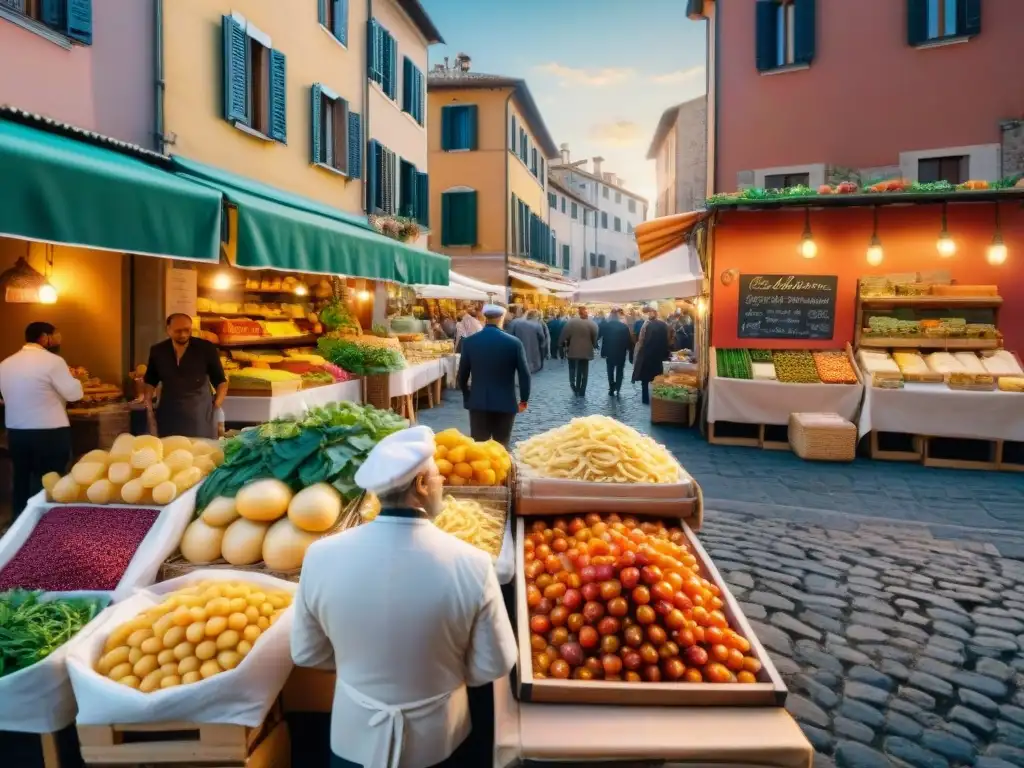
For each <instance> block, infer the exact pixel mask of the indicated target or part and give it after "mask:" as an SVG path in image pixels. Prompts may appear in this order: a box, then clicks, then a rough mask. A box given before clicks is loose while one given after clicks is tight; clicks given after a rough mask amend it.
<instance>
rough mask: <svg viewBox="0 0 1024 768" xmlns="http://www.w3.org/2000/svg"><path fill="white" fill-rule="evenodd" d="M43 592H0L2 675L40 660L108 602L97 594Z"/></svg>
mask: <svg viewBox="0 0 1024 768" xmlns="http://www.w3.org/2000/svg"><path fill="white" fill-rule="evenodd" d="M42 594H43V593H42V592H26V591H23V590H14V591H12V592H5V593H2V594H0V677H3V676H4V675H9V674H12V673H14V672H17V671H18V670H21V669H26V668H28V667H31V666H32V665H33V664H37V663H39V662H40V661H42V660H43V659H45V658H46V657H47V656H49V655H50V654H51V653H53V652H54V651H56V650H57V649H58V648H60V647H61V646H62V645H64V643H66V642H67V641H68V640H70V639H71V638H72V637H74V636H75V635H76V634H78V632H79V631H81V629H82V627H84V626H85V625H86V624H88V623H89V622H90V621H92V619H93V617H95V616H96V614H98V613H99V612H100V611H101V610H102V609H103V607H104V605H106V602H107V601H105V600H100V599H96V598H84V597H83V598H63V599H57V600H47V601H43V600H41V599H40V598H41V595H42Z"/></svg>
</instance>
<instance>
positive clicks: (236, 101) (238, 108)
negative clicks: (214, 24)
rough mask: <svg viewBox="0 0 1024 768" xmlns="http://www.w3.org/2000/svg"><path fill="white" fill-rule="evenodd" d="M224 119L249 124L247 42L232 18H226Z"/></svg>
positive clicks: (242, 29) (242, 30) (239, 25)
mask: <svg viewBox="0 0 1024 768" xmlns="http://www.w3.org/2000/svg"><path fill="white" fill-rule="evenodd" d="M222 24H223V31H224V119H225V120H229V121H231V122H235V121H238V122H240V123H246V124H248V122H249V111H248V104H247V101H248V99H247V98H246V97H247V94H248V92H249V83H248V78H247V77H246V73H245V62H246V60H247V56H246V53H247V48H248V45H247V41H246V37H245V29H244V28H243V27H242V25H241V24H239V23H238V22H237V21H235V20H234V19H233V18H231V16H224V18H223V21H222Z"/></svg>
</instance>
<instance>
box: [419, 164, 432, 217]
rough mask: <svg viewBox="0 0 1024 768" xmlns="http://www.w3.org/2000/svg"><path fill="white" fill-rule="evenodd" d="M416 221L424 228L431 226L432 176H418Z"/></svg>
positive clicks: (422, 174)
mask: <svg viewBox="0 0 1024 768" xmlns="http://www.w3.org/2000/svg"><path fill="white" fill-rule="evenodd" d="M416 204H417V210H416V221H418V222H419V223H420V224H422V225H423V226H424V227H429V226H430V176H428V175H427V174H426V173H417V174H416Z"/></svg>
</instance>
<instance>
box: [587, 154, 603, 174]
mask: <svg viewBox="0 0 1024 768" xmlns="http://www.w3.org/2000/svg"><path fill="white" fill-rule="evenodd" d="M590 161H591V162H592V163H593V164H594V175H595V176H597V177H598V178H599V179H600V178H602V176H601V163H603V162H604V158H603V157H592V158H591V159H590Z"/></svg>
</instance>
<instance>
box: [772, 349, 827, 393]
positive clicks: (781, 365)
mask: <svg viewBox="0 0 1024 768" xmlns="http://www.w3.org/2000/svg"><path fill="white" fill-rule="evenodd" d="M772 361H773V362H774V363H775V375H776V376H777V377H778V379H779V381H781V382H783V383H784V384H818V383H819V382H820V381H821V379H819V378H818V368H817V366H815V364H814V357H813V356H812V355H811V353H810V352H808V351H806V350H778V349H777V350H775V351H774V352H773V353H772Z"/></svg>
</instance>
